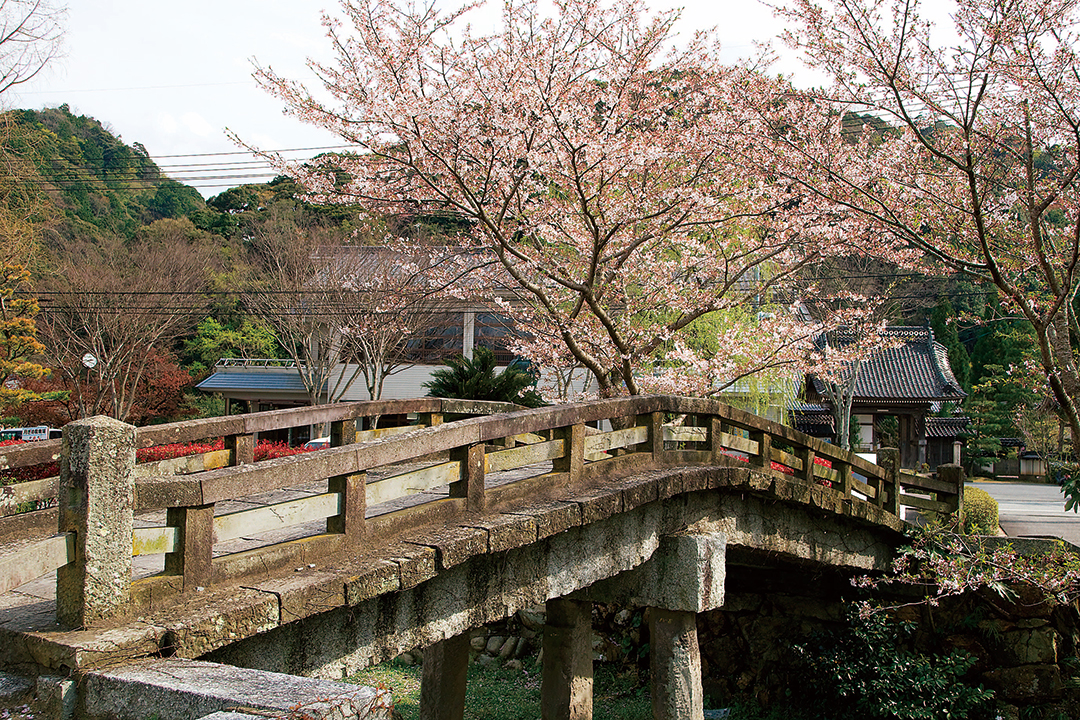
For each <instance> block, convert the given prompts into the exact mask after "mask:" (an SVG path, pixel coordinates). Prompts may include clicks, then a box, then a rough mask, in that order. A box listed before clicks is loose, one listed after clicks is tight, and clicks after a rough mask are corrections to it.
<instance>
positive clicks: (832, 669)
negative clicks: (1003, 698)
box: [795, 613, 993, 720]
mask: <svg viewBox="0 0 1080 720" xmlns="http://www.w3.org/2000/svg"><path fill="white" fill-rule="evenodd" d="M914 634H915V627H914V626H913V625H911V624H909V623H901V622H897V621H895V620H892V619H890V618H889V617H887V616H886V615H885V614H883V613H875V614H871V615H869V616H868V617H865V618H859V617H857V616H854V615H853V616H852V617H851V618H850V620H849V625H848V627H845V628H843V629H841V630H836V631H827V632H823V633H819V634H817V635H816V636H814V637H813V638H812V640H811V641H810V642H807V643H805V644H802V645H797V646H796V648H795V649H796V652H797V654H798V657H799V659H800V660H801V662H802V665H803V666H804V668H805V674H804V675H803V677H804V678H805V679H806V682H805V685H804V687H803V690H802V692H801V698H800V701H799V703H798V704H799V707H800V708H806V709H807V710H808V711H809V717H813V718H827V719H828V720H879V719H880V720H886V719H889V720H916V719H926V720H930V719H932V718H956V719H957V720H962V719H963V718H971V719H972V720H974V719H975V718H991V717H993V714H992V705H991V701H992V699H993V691H991V690H987V689H985V688H983V687H982V686H981V685H976V684H972V683H969V682H967V681H966V680H965V675H966V673H967V672H968V670H970V669H971V667H972V666H973V665H974V664H975V658H974V657H973V656H971V655H969V654H967V653H964V652H961V651H959V650H954V651H952V652H950V653H948V654H943V655H931V654H926V653H921V652H917V651H915V650H912V649H910V641H911V640H912V638H913V637H914Z"/></svg>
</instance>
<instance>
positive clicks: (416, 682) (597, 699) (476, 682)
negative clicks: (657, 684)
mask: <svg viewBox="0 0 1080 720" xmlns="http://www.w3.org/2000/svg"><path fill="white" fill-rule="evenodd" d="M593 673H594V678H593V717H594V718H596V720H649V718H651V717H652V705H651V704H650V701H649V694H648V690H647V689H645V688H639V687H637V686H636V684H635V680H634V679H633V678H631V677H628V676H620V675H616V674H615V670H614V668H609V667H608V666H607V665H605V664H603V663H597V664H596V665H595V667H594V671H593ZM349 682H354V683H357V684H360V685H372V686H382V687H388V688H390V690H391V692H392V694H393V696H394V709H395V710H396V711H397V713H399V714H400V716H401V718H402V720H416V719H417V718H419V717H420V667H419V666H418V665H414V666H407V665H404V664H402V663H399V662H397V661H391V662H388V663H383V664H382V665H377V666H375V667H372V668H368V669H367V670H365V671H363V672H361V673H359V674H357V675H354V676H353V677H351V678H349ZM538 717H540V668H539V667H537V666H536V664H535V663H534V662H533V661H532V660H526V661H525V670H508V669H505V668H501V667H495V666H493V665H490V666H488V667H483V666H481V665H477V664H472V665H470V666H469V682H468V687H467V689H466V691H465V718H466V720H535V719H536V718H538Z"/></svg>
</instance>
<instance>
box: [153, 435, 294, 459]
mask: <svg viewBox="0 0 1080 720" xmlns="http://www.w3.org/2000/svg"><path fill="white" fill-rule="evenodd" d="M223 449H225V440H224V438H218V439H217V440H214V441H204V442H193V443H172V444H170V445H156V446H154V447H148V448H139V449H138V450H137V451H136V453H135V457H136V459H137V460H138V462H152V461H154V460H168V459H171V458H178V457H187V456H188V455H197V454H199V453H207V452H213V451H215V450H223ZM306 452H311V451H310V450H304V449H303V448H299V447H292V446H290V445H289V444H288V443H284V442H273V441H271V440H260V441H259V442H257V443H256V444H255V462H259V461H260V460H272V459H273V458H279V457H289V456H291V455H299V454H301V453H306Z"/></svg>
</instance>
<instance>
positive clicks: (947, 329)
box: [930, 298, 971, 393]
mask: <svg viewBox="0 0 1080 720" xmlns="http://www.w3.org/2000/svg"><path fill="white" fill-rule="evenodd" d="M930 327H931V329H933V331H934V339H935V340H937V341H938V342H939V343H941V344H942V345H944V346H945V350H946V351H947V352H948V353H949V367H950V368H952V371H953V375H955V376H956V380H957V382H959V383H960V387H962V388H963V389H964V392H966V393H970V392H971V357H970V356H969V355H968V351H967V348H966V347H964V344H963V343H962V342H960V333H959V332H958V330H957V327H956V311H955V310H954V309H953V306H952V303H951V302H949V299H948V298H941V300H940V301H939V302H938V304H937V307H935V308H934V312H933V313H932V314H931V315H930Z"/></svg>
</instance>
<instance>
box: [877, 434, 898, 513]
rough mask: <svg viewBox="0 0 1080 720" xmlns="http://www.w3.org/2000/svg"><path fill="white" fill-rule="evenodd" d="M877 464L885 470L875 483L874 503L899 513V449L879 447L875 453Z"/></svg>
mask: <svg viewBox="0 0 1080 720" xmlns="http://www.w3.org/2000/svg"><path fill="white" fill-rule="evenodd" d="M877 464H878V465H879V466H880V467H881V469H882V470H884V471H885V477H884V478H883V479H882V480H881V481H880V482H878V483H877V486H876V488H875V489H876V490H877V495H878V496H877V498H876V499H875V504H876V505H877V506H878V507H881V508H885V509H886V510H888V511H889V512H891V513H893V514H894V515H899V514H900V451H899V450H898V449H896V448H881V449H880V450H878V453H877ZM886 498H888V500H887V501H886Z"/></svg>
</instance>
